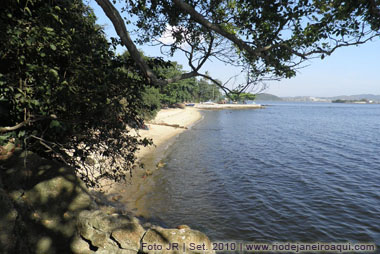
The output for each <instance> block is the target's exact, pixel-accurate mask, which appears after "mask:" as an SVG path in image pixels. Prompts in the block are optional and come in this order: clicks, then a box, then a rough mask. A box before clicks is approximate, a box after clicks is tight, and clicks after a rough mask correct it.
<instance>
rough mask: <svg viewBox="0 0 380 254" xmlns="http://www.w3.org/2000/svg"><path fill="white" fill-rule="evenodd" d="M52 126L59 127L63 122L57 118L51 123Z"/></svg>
mask: <svg viewBox="0 0 380 254" xmlns="http://www.w3.org/2000/svg"><path fill="white" fill-rule="evenodd" d="M49 127H50V128H58V127H61V123H60V122H58V121H57V120H52V121H51V122H50V125H49Z"/></svg>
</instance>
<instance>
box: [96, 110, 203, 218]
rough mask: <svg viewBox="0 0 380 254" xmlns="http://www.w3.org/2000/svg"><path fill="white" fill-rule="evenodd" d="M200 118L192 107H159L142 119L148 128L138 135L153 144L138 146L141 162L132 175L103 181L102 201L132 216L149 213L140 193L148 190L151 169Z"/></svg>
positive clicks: (154, 170) (156, 166)
mask: <svg viewBox="0 0 380 254" xmlns="http://www.w3.org/2000/svg"><path fill="white" fill-rule="evenodd" d="M201 119H202V114H201V113H200V110H198V109H196V108H194V107H186V108H185V109H179V108H176V109H162V110H161V111H160V112H158V114H157V116H156V117H155V119H153V120H151V121H149V122H147V123H146V125H147V126H148V130H139V131H138V135H140V137H142V138H145V137H146V138H150V139H152V140H153V143H154V145H153V146H148V147H141V148H140V150H139V151H138V152H137V154H136V156H137V160H138V164H142V165H141V166H140V167H137V168H135V169H134V170H133V172H132V177H128V179H126V182H125V183H114V182H110V181H104V182H103V183H102V185H103V187H102V193H103V194H105V195H106V196H107V197H108V200H102V201H103V202H105V203H109V204H110V205H113V206H118V207H119V208H124V209H126V210H129V211H132V212H133V213H134V214H135V215H136V216H142V217H145V216H146V215H147V214H149V213H148V212H147V211H146V210H145V209H146V208H145V205H144V203H145V202H144V197H146V195H149V193H150V192H151V191H152V186H153V185H154V183H155V181H154V177H155V173H156V172H157V170H159V169H160V168H161V167H162V166H163V165H164V164H163V162H162V159H163V158H165V156H166V153H167V152H168V150H169V148H170V146H171V145H172V144H173V142H175V140H176V137H177V136H178V135H179V134H180V133H182V132H184V131H186V130H187V129H189V128H191V127H192V126H193V125H194V124H195V123H196V122H198V121H199V120H201ZM162 124H164V125H162ZM166 125H172V126H166ZM173 126H178V127H173Z"/></svg>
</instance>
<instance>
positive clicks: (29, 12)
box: [24, 7, 32, 16]
mask: <svg viewBox="0 0 380 254" xmlns="http://www.w3.org/2000/svg"><path fill="white" fill-rule="evenodd" d="M24 11H26V12H27V13H28V14H29V15H30V16H32V12H31V11H30V9H29V7H25V8H24Z"/></svg>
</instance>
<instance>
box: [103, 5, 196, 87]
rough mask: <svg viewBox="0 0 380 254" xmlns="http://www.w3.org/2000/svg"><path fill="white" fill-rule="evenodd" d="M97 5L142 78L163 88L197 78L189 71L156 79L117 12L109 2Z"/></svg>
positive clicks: (194, 73)
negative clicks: (140, 71) (125, 48)
mask: <svg viewBox="0 0 380 254" xmlns="http://www.w3.org/2000/svg"><path fill="white" fill-rule="evenodd" d="M96 2H97V3H98V5H99V6H100V7H101V8H102V9H103V11H104V13H105V14H106V15H107V17H108V18H109V19H110V20H111V22H112V24H113V26H114V27H115V30H116V33H117V34H118V35H119V37H120V40H121V42H122V44H123V45H124V46H126V47H127V49H128V51H129V53H130V54H131V57H132V58H133V60H135V61H136V63H137V64H138V66H139V67H140V69H141V70H142V71H143V73H144V76H145V77H146V78H147V79H148V80H149V81H150V82H152V83H153V84H155V85H159V86H163V85H167V84H169V83H173V82H177V81H179V80H182V79H187V78H192V77H195V76H197V72H194V71H191V72H189V73H183V74H181V75H178V76H175V77H173V78H169V79H164V80H163V79H158V78H157V76H156V74H155V73H154V72H153V70H152V69H151V68H150V67H149V66H148V64H147V63H146V62H145V60H144V59H143V57H142V55H141V54H140V52H139V51H138V49H137V47H136V45H135V44H134V42H133V41H132V39H131V37H130V36H129V33H128V30H127V28H126V26H125V23H124V20H123V18H122V17H121V16H120V14H119V11H118V10H117V9H116V8H115V7H114V6H113V5H112V3H111V2H110V1H109V0H96Z"/></svg>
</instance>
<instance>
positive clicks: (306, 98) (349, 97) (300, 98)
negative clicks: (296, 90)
mask: <svg viewBox="0 0 380 254" xmlns="http://www.w3.org/2000/svg"><path fill="white" fill-rule="evenodd" d="M281 99H282V100H284V101H291V102H332V101H335V100H345V101H360V100H363V99H365V100H368V101H374V102H377V103H380V95H374V94H356V95H341V96H334V97H312V96H295V97H282V98H281Z"/></svg>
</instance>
